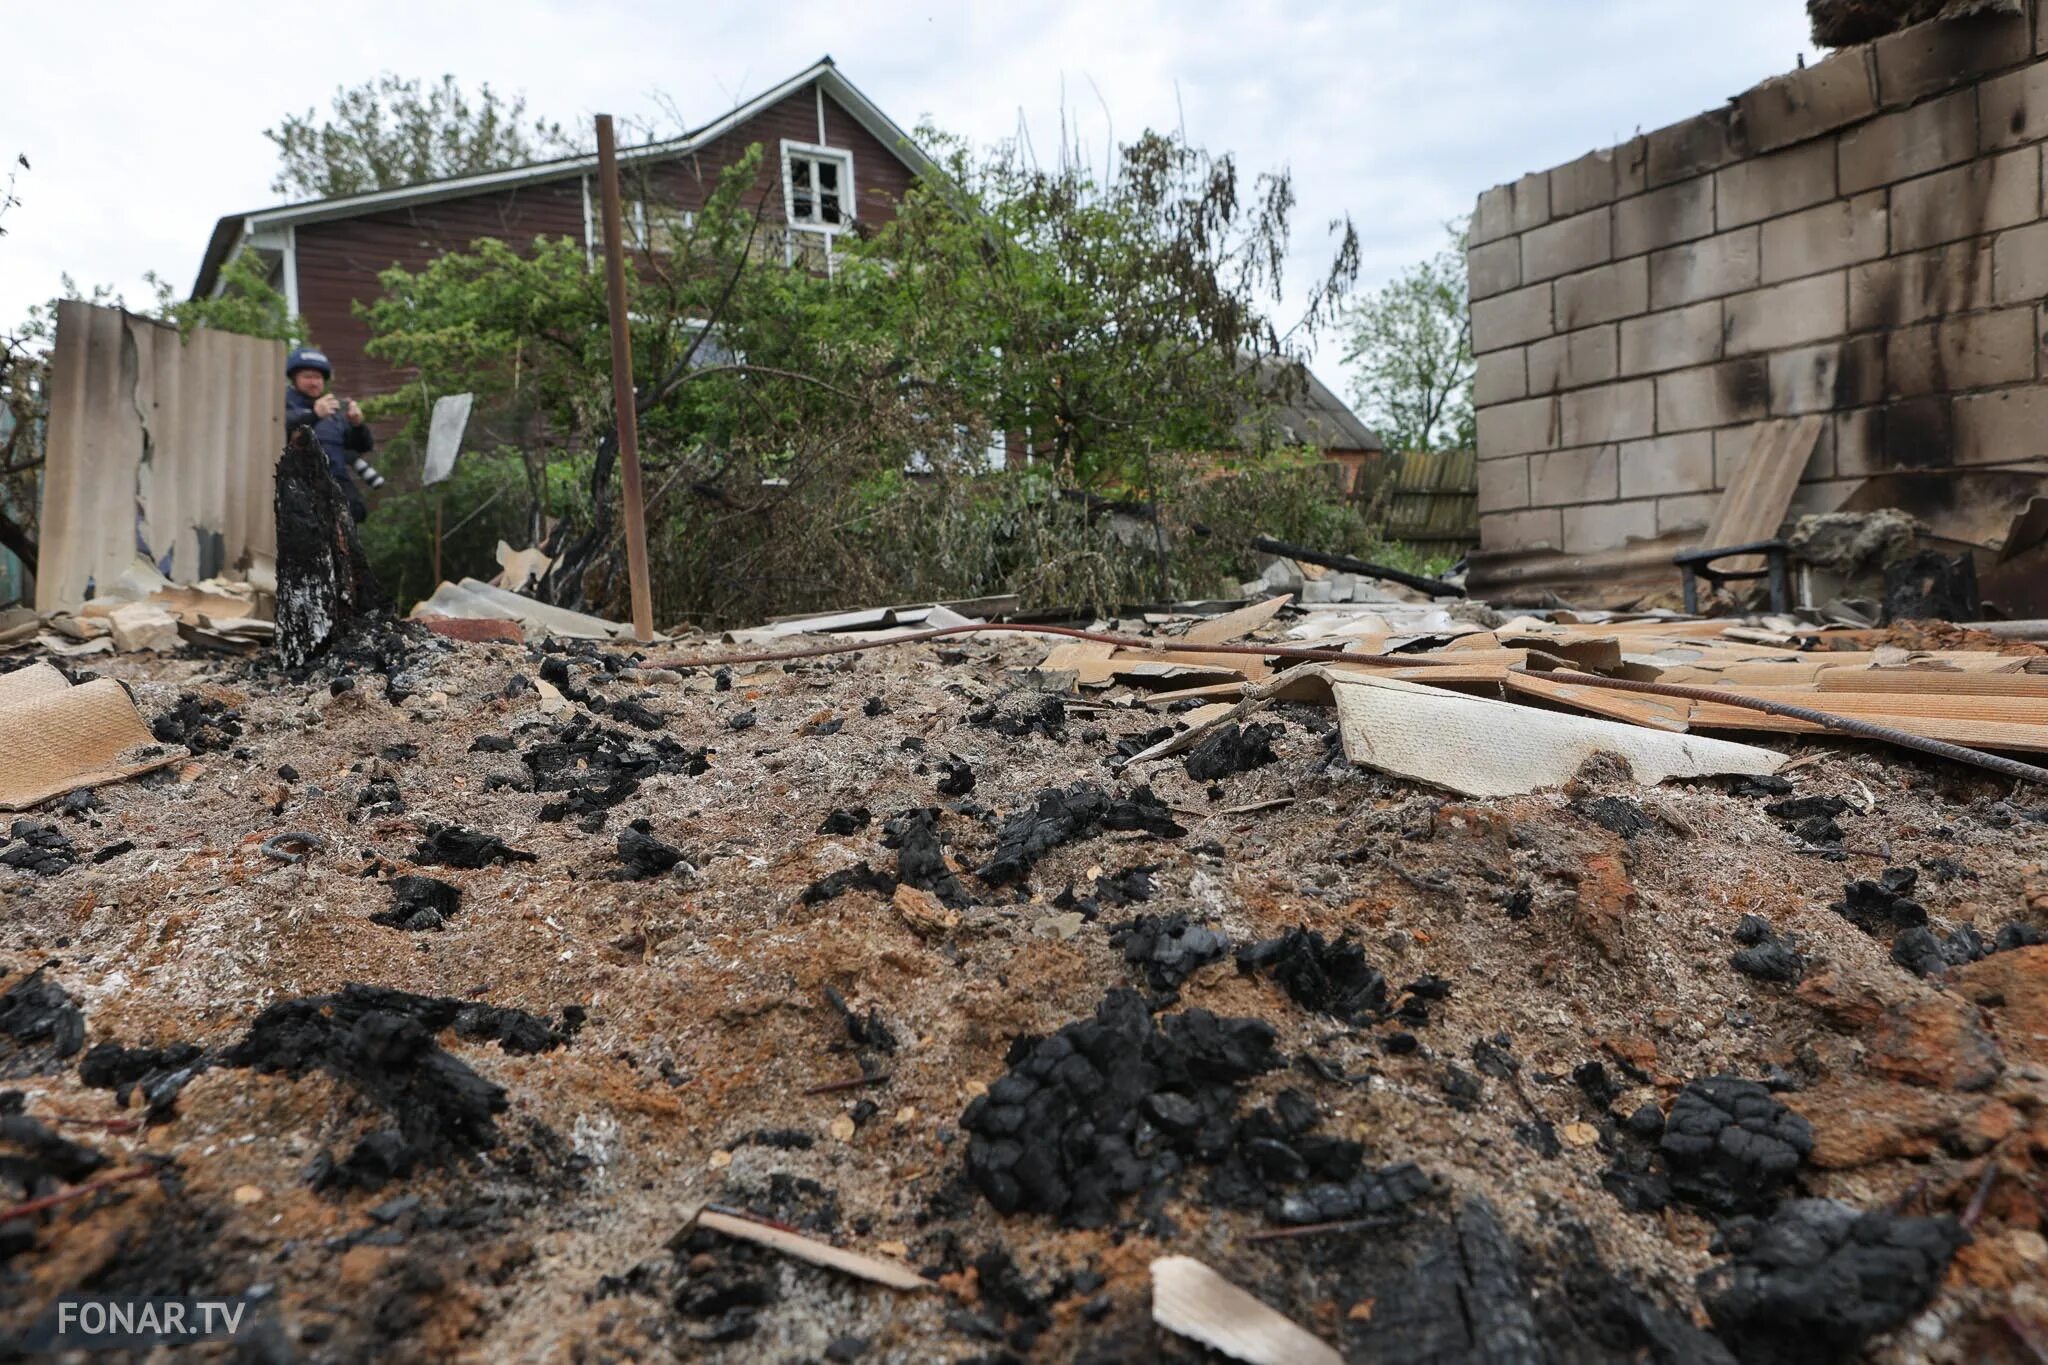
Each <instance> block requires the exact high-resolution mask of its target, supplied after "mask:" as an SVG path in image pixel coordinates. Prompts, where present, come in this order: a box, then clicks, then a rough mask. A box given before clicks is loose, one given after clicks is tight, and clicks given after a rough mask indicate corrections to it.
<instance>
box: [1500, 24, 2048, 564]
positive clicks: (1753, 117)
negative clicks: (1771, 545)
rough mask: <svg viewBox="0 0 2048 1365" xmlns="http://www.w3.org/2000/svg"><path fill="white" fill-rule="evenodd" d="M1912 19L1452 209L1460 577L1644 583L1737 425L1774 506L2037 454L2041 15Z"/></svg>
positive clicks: (1690, 539) (1693, 514) (1707, 489)
mask: <svg viewBox="0 0 2048 1365" xmlns="http://www.w3.org/2000/svg"><path fill="white" fill-rule="evenodd" d="M2043 8H2048V3H2044V0H2029V10H2030V13H2029V14H2027V15H2021V16H2013V17H2005V16H1993V17H1986V18H1978V19H1970V20H1960V21H1955V22H1950V23H1931V24H1925V25H1921V26H1918V27H1915V28H1912V29H1908V30H1905V31H1903V32H1901V33H1897V34H1894V35H1892V36H1890V37H1887V38H1883V39H1880V40H1878V41H1877V42H1874V43H1870V44H1867V45H1865V46H1862V47H1857V48H1850V49H1845V50H1843V51H1842V52H1840V53H1837V54H1836V55H1834V56H1832V57H1830V58H1828V59H1827V60H1826V61H1823V62H1821V63H1819V64H1817V65H1815V66H1811V67H1807V68H1805V69H1803V70H1800V71H1797V72H1794V73H1792V74H1790V75H1786V76H1782V77H1779V78H1776V79H1774V80H1770V81H1766V82H1764V83H1763V84H1762V85H1759V86H1757V87H1756V88H1755V89H1753V90H1750V91H1748V92H1747V93H1745V94H1743V95H1740V96H1738V97H1737V98H1736V99H1734V100H1733V101H1731V102H1730V103H1729V104H1728V105H1727V106H1726V107H1724V108H1721V109H1716V110H1714V111H1712V112H1710V113H1706V114H1702V115H1700V116H1699V117H1697V118H1693V119H1690V120H1688V121H1686V122H1684V123H1680V124H1676V125H1673V126H1672V127H1669V128H1664V129H1660V130H1659V131H1657V132H1654V133H1650V134H1648V135H1646V136H1643V137H1638V138H1636V139H1634V140H1633V141H1630V142H1628V143H1624V144H1623V145H1621V146H1619V147H1613V148H1610V149H1608V150H1606V151H1601V152H1595V153H1593V154H1591V155H1589V156H1586V157H1582V158H1580V159H1579V160H1577V161H1574V162H1572V163H1570V164H1569V165H1565V166H1559V167H1556V168H1554V169H1552V170H1549V171H1543V172H1538V173H1536V174H1534V175H1529V176H1524V177H1523V178H1522V179H1521V180H1519V181H1516V182H1515V183H1514V184H1512V185H1503V186H1500V187H1498V188H1496V189H1492V190H1489V191H1487V192H1486V193H1485V194H1483V195H1481V196H1480V198H1479V203H1478V208H1477V210H1476V212H1475V214H1474V217H1473V221H1472V235H1471V242H1470V246H1469V249H1468V252H1467V261H1468V265H1469V267H1470V274H1471V294H1472V338H1473V349H1474V351H1475V352H1476V353H1477V355H1478V376H1477V381H1476V395H1475V396H1476V403H1477V406H1478V409H1479V413H1478V423H1479V460H1480V463H1479V510H1480V518H1479V526H1480V538H1481V543H1482V553H1481V554H1480V555H1479V556H1478V557H1476V558H1475V560H1474V573H1473V577H1474V583H1475V585H1477V586H1479V587H1481V588H1482V589H1483V588H1485V587H1487V586H1489V585H1492V586H1495V587H1499V586H1503V585H1508V584H1514V583H1533V582H1538V581H1545V580H1553V581H1569V580H1571V579H1574V578H1577V579H1579V580H1581V581H1583V580H1585V579H1587V578H1590V577H1597V576H1603V575H1611V574H1613V573H1614V572H1616V571H1618V570H1641V571H1645V572H1647V571H1649V570H1650V569H1652V568H1653V567H1655V568H1656V569H1657V570H1658V571H1659V572H1662V573H1664V574H1667V575H1668V573H1669V572H1670V570H1669V564H1670V555H1671V553H1672V552H1674V551H1675V550H1677V549H1681V548H1685V547H1687V546H1690V545H1692V544H1694V543H1696V542H1697V540H1698V538H1699V536H1700V534H1701V533H1702V532H1703V531H1704V530H1705V528H1706V526H1707V523H1708V521H1709V520H1710V518H1711V517H1712V515H1713V511H1714V507H1715V503H1716V498H1717V494H1718V492H1719V490H1721V489H1722V488H1724V487H1725V486H1726V485H1727V483H1728V482H1729V480H1730V479H1731V477H1732V476H1733V474H1734V472H1735V470H1736V469H1737V468H1739V467H1740V464H1741V462H1742V460H1743V457H1744V456H1745V454H1746V453H1747V451H1748V449H1749V445H1750V441H1751V439H1752V437H1753V435H1754V433H1755V431H1756V430H1757V427H1758V425H1759V424H1760V423H1762V422H1764V421H1766V420H1769V419H1773V418H1781V417H1787V416H1792V415H1796V414H1806V413H1824V414H1827V415H1828V417H1829V420H1828V422H1827V425H1826V428H1825V430H1824V432H1823V435H1822V437H1821V440H1820V443H1819V445H1818V447H1817V448H1816V450H1815V451H1814V454H1813V458H1812V460H1811V462H1810V463H1809V465H1808V466H1807V469H1806V471H1805V474H1804V477H1803V482H1802V484H1801V486H1800V489H1799V492H1798V495H1797V497H1796V498H1795V500H1794V503H1793V508H1792V516H1793V517H1797V516H1799V515H1802V514H1804V513H1808V512H1815V511H1828V510H1832V509H1834V508H1835V507H1837V506H1838V505H1840V503H1841V502H1842V500H1843V499H1844V498H1845V497H1847V496H1848V494H1849V493H1850V492H1851V491H1853V490H1854V489H1855V488H1856V487H1857V486H1858V483H1859V481H1860V480H1862V479H1863V478H1864V477H1865V476H1868V475H1872V474H1875V473H1878V472H1881V471H1887V470H1893V469H1925V468H1945V467H1951V466H1973V467H1974V466H1997V465H2014V464H2020V463H2022V462H2025V461H2028V460H2033V459H2036V458H2038V457H2048V382H2044V381H2048V370H2044V368H2043V346H2042V337H2043V333H2044V329H2048V315H2044V311H2043V308H2042V300H2043V297H2044V295H2048V221H2044V201H2043V198H2042V188H2043V181H2044V178H2048V176H2044V166H2043V154H2044V139H2048V18H2042V17H2041V16H2040V14H2038V13H2036V12H2035V11H2039V10H2041V9H2043Z"/></svg>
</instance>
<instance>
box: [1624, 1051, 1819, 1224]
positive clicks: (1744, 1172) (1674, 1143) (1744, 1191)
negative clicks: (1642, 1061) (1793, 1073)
mask: <svg viewBox="0 0 2048 1365" xmlns="http://www.w3.org/2000/svg"><path fill="white" fill-rule="evenodd" d="M1658 1145H1659V1149H1660V1151H1661V1152H1662V1154H1663V1157H1664V1165H1665V1169H1666V1170H1667V1171H1668V1172H1669V1173H1670V1177H1671V1189H1672V1192H1673V1194H1674V1195H1676V1196H1677V1197H1678V1198H1679V1199H1682V1200H1684V1201H1686V1202H1687V1203H1690V1204H1695V1205H1697V1206H1699V1207H1700V1208H1703V1209H1706V1210H1708V1211H1709V1212H1712V1213H1718V1214H1738V1213H1760V1212H1762V1211H1764V1210H1766V1209H1768V1208H1770V1207H1771V1205H1772V1204H1773V1203H1775V1202H1776V1200H1777V1196H1778V1192H1779V1191H1780V1190H1781V1189H1782V1188H1783V1187H1784V1186H1785V1184H1786V1183H1787V1182H1789V1181H1790V1180H1791V1179H1792V1177H1793V1176H1794V1175H1795V1174H1797V1173H1798V1170H1799V1167H1800V1164H1801V1163H1802V1162H1804V1161H1805V1160H1806V1157H1807V1154H1808V1153H1810V1152H1811V1151H1812V1150H1813V1127H1812V1125H1811V1124H1809V1123H1808V1122H1807V1121H1806V1120H1805V1119H1804V1118H1802V1117H1801V1116H1800V1115H1798V1114H1795V1113H1793V1112H1792V1111H1791V1110H1790V1109H1788V1108H1786V1107H1785V1106H1784V1105H1783V1104H1781V1103H1780V1102H1779V1101H1778V1099H1777V1097H1776V1096H1774V1095H1773V1094H1771V1092H1770V1091H1768V1090H1766V1089H1765V1088H1764V1087H1763V1086H1761V1085H1758V1084H1757V1083H1756V1082H1755V1081H1746V1080H1743V1079H1742V1078H1741V1077H1739V1076H1708V1077H1706V1078H1705V1079H1703V1080H1696V1081H1690V1082H1688V1083H1687V1084H1686V1087H1685V1089H1683V1090H1681V1091H1679V1092H1678V1098H1677V1099H1676V1100H1674V1101H1672V1104H1671V1112H1670V1114H1669V1115H1668V1116H1667V1117H1666V1119H1665V1123H1664V1136H1663V1138H1662V1140H1661V1141H1660V1142H1659V1144H1658Z"/></svg>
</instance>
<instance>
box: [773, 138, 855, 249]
mask: <svg viewBox="0 0 2048 1365" xmlns="http://www.w3.org/2000/svg"><path fill="white" fill-rule="evenodd" d="M782 189H783V207H784V210H785V212H786V214H787V216H788V219H789V223H790V226H791V227H806V228H816V229H820V230H822V231H826V232H831V231H834V230H836V229H839V228H843V227H845V226H846V225H847V223H848V222H850V221H851V220H852V218H853V198H852V193H853V158H852V157H851V156H849V155H848V154H847V153H845V152H840V151H833V150H831V149H829V148H825V147H807V146H799V145H797V144H795V143H787V142H785V143H784V144H783V146H782Z"/></svg>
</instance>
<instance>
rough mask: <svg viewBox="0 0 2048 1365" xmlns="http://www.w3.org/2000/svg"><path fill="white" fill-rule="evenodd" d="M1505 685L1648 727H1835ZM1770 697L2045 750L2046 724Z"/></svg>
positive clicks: (1577, 690) (1528, 682) (1579, 690)
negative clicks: (1849, 707)
mask: <svg viewBox="0 0 2048 1365" xmlns="http://www.w3.org/2000/svg"><path fill="white" fill-rule="evenodd" d="M1508 688H1509V690H1510V691H1511V692H1514V693H1517V694H1520V695H1522V696H1528V697H1535V698H1541V699H1543V700H1545V701H1551V702H1555V703H1558V704H1559V705H1564V706H1571V707H1575V708H1577V709H1579V710H1582V711H1587V712H1590V713H1592V714H1594V715H1598V716H1606V717H1607V718H1609V719H1611V720H1624V721H1628V722H1630V723H1631V724H1635V725H1642V726H1645V727H1648V728H1650V729H1654V730H1668V731H1685V730H1758V731H1767V732H1770V733H1774V734H1790V735H1812V734H1831V733H1838V732H1835V731H1830V730H1828V729H1827V727H1825V726H1823V725H1818V724H1815V723H1814V722H1812V721H1804V720H1796V719H1794V718H1792V717H1790V716H1773V715H1770V714H1768V713H1766V712H1762V711H1751V710H1749V709H1748V708H1747V707H1741V706H1722V705H1717V704H1715V703H1712V702H1694V701H1688V700H1686V699H1684V698H1679V697H1658V696H1652V695H1648V694H1645V693H1636V692H1617V691H1614V690H1612V689H1609V688H1600V687H1585V686H1574V685H1572V684H1570V683H1563V682H1558V681H1556V680H1554V679H1551V678H1538V677H1533V676H1531V675H1528V674H1523V673H1517V674H1513V675H1511V676H1510V677H1509V679H1508ZM1743 691H1744V692H1749V691H1751V689H1748V688H1745V689H1743ZM1770 699H1771V700H1778V701H1789V702H1791V703H1792V704H1793V705H1796V706H1805V707H1808V708H1809V709H1811V710H1816V711H1820V710H1825V711H1827V712H1828V713H1829V714H1830V715H1850V716H1853V717H1854V718H1855V719H1857V720H1865V721H1869V722H1871V723H1873V724H1876V725H1887V726H1890V727H1891V728H1893V729H1895V730H1904V731H1906V732H1908V733H1909V734H1916V735H1921V736H1924V737H1926V738H1928V739H1941V740H1947V741H1948V742H1949V743H1951V744H1967V745H1970V746H1971V747H1973V748H1981V749H2010V750H2020V751H2026V752H2036V753H2038V752H2048V724H2039V723H2034V724H2017V723H2013V722H2011V721H2009V720H2004V719H1981V718H1976V717H1966V716H1940V715H1914V714H1910V713H1908V714H1901V713H1899V712H1896V711H1894V712H1882V711H1871V712H1863V711H1855V712H1851V711H1847V710H1843V709H1841V708H1840V707H1838V706H1837V704H1836V703H1837V701H1838V699H1839V698H1838V696H1833V695H1831V696H1826V697H1823V696H1822V695H1821V694H1818V693H1811V692H1806V693H1797V694H1792V695H1786V696H1778V697H1772V698H1770ZM1878 700H1883V701H1896V702H1899V703H1910V702H1913V701H1916V700H1926V699H1925V698H1913V697H1906V696H1901V697H1897V698H1881V699H1878ZM1979 700H1984V699H1979Z"/></svg>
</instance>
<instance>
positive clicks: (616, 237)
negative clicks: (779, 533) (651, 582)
mask: <svg viewBox="0 0 2048 1365" xmlns="http://www.w3.org/2000/svg"><path fill="white" fill-rule="evenodd" d="M597 181H598V188H599V190H600V191H601V199H602V210H603V215H604V285H605V297H606V299H607V302H608V305H609V306H608V309H607V311H608V312H610V314H611V323H612V413H613V417H614V419H615V420H616V422H617V423H618V439H619V474H620V478H621V481H622V482H623V483H624V484H625V490H626V575H627V578H628V580H629V582H630V584H631V587H632V592H633V638H634V639H636V640H638V641H639V642H640V643H642V644H646V643H647V642H648V641H650V640H652V639H653V638H654V601H653V598H652V597H651V596H650V594H649V591H648V587H647V522H646V520H645V516H644V513H643V510H642V508H641V505H640V421H639V413H638V411H637V410H636V408H635V404H634V397H633V337H632V330H631V326H630V320H629V319H628V318H627V316H626V243H625V240H624V235H623V233H622V232H621V230H620V227H619V220H620V218H621V217H622V216H623V215H622V214H621V213H620V210H619V150H618V147H617V145H616V143H614V141H613V139H612V116H611V115H610V114H599V115H598V116H597Z"/></svg>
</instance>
